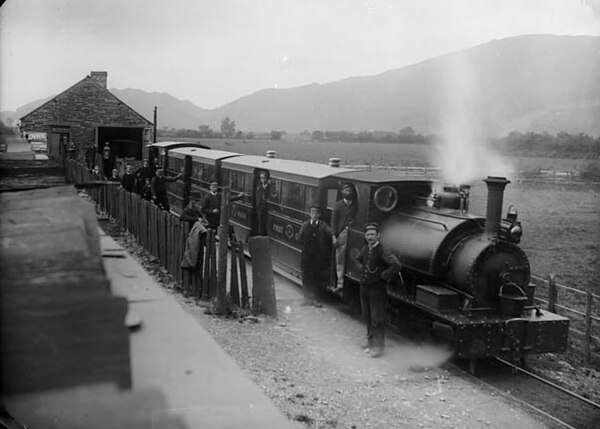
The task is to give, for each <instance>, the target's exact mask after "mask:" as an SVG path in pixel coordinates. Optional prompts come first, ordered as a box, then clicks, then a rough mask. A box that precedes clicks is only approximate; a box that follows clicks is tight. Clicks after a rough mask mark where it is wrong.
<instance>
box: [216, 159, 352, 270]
mask: <svg viewBox="0 0 600 429" xmlns="http://www.w3.org/2000/svg"><path fill="white" fill-rule="evenodd" d="M261 171H266V172H267V174H268V175H269V178H270V183H271V185H270V192H271V195H270V198H269V200H268V206H269V212H268V216H267V228H266V230H267V235H268V236H269V237H270V239H271V248H272V255H273V264H274V266H275V267H276V268H277V269H278V271H279V272H280V273H281V274H283V275H285V276H288V277H289V276H292V277H295V278H297V279H298V278H300V277H301V272H300V255H301V252H302V249H301V247H300V241H299V232H300V227H301V226H302V222H304V221H305V220H307V219H308V211H309V208H310V206H311V205H313V204H316V205H318V206H320V207H323V208H326V209H325V210H324V211H323V214H322V219H323V220H324V221H326V222H328V223H329V222H330V219H331V208H332V207H333V204H334V203H335V201H336V198H337V192H338V191H337V186H338V185H337V180H336V179H335V177H333V173H338V172H341V171H349V170H348V169H344V168H339V167H332V166H328V165H324V164H317V163H312V162H302V161H292V160H284V159H278V158H270V157H263V156H253V155H247V156H238V157H234V158H229V159H227V160H224V161H223V167H222V179H223V182H222V183H229V184H230V186H231V190H232V192H234V193H235V192H240V191H241V192H244V193H246V195H247V197H245V198H244V199H242V200H240V201H236V202H234V203H232V204H231V212H230V222H231V223H232V225H233V226H234V229H235V230H236V234H237V236H238V238H239V239H241V240H243V241H246V240H247V239H248V238H249V237H250V236H253V235H256V231H257V219H256V218H257V216H256V206H255V199H254V198H252V197H250V196H253V194H254V193H255V192H256V189H257V187H258V186H259V183H260V181H259V175H260V172H261Z"/></svg>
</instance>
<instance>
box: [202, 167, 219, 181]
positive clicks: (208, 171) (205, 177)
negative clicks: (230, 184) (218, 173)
mask: <svg viewBox="0 0 600 429" xmlns="http://www.w3.org/2000/svg"><path fill="white" fill-rule="evenodd" d="M215 179H217V178H216V177H215V167H214V166H213V165H204V168H203V169H202V181H203V182H207V183H210V182H212V181H213V180H215Z"/></svg>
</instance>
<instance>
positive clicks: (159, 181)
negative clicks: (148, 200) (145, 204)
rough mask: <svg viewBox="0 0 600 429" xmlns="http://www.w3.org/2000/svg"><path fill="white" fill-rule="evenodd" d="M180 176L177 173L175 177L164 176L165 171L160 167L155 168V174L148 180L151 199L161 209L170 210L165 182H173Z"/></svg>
mask: <svg viewBox="0 0 600 429" xmlns="http://www.w3.org/2000/svg"><path fill="white" fill-rule="evenodd" d="M181 176H182V174H178V175H177V176H175V177H168V176H165V172H164V170H163V169H162V168H159V169H158V170H156V176H154V178H153V179H152V181H151V182H150V187H151V188H152V200H153V201H154V204H156V205H157V206H158V207H159V208H160V209H161V210H165V211H170V210H171V206H170V205H169V199H168V198H167V183H168V182H174V181H176V180H177V179H179V178H180V177H181Z"/></svg>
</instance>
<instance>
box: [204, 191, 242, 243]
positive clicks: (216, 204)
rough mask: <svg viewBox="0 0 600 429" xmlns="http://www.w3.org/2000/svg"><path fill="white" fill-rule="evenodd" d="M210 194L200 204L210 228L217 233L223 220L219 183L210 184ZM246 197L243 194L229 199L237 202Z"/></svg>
mask: <svg viewBox="0 0 600 429" xmlns="http://www.w3.org/2000/svg"><path fill="white" fill-rule="evenodd" d="M209 189H210V192H209V193H208V194H207V195H206V196H205V197H204V198H203V199H202V202H201V204H200V206H201V209H202V213H203V214H204V216H205V217H206V220H207V221H208V228H210V229H214V230H215V231H216V230H217V228H219V223H220V220H221V194H219V183H218V182H215V181H213V182H210V188H209ZM243 196H244V193H243V192H240V193H239V194H238V195H235V196H232V197H230V198H229V202H233V201H237V200H239V199H240V198H242V197H243Z"/></svg>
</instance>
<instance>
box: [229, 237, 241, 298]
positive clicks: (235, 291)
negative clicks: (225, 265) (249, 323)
mask: <svg viewBox="0 0 600 429" xmlns="http://www.w3.org/2000/svg"><path fill="white" fill-rule="evenodd" d="M230 242H231V282H230V285H229V299H230V300H231V303H232V304H233V305H235V306H237V307H239V306H240V288H239V283H238V254H237V240H235V236H234V235H233V234H232V235H231V236H230Z"/></svg>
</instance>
